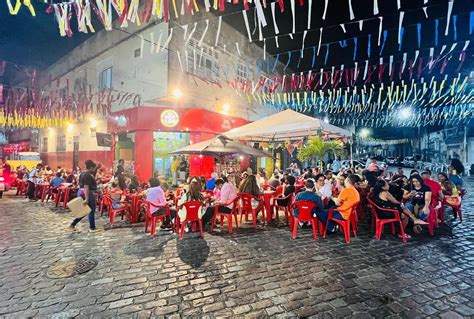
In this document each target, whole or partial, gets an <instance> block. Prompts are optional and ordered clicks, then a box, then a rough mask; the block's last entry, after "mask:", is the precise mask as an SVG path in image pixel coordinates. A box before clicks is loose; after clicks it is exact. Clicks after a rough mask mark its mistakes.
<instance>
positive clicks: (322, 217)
mask: <svg viewBox="0 0 474 319" xmlns="http://www.w3.org/2000/svg"><path fill="white" fill-rule="evenodd" d="M328 215H329V209H321V210H318V211H317V213H316V216H317V217H318V219H319V221H320V222H322V223H323V224H326V221H327V219H328ZM332 217H333V218H335V219H339V220H345V219H344V218H343V217H342V215H341V213H339V212H338V211H337V210H333V211H332ZM335 226H336V223H335V222H333V221H332V220H330V221H329V222H328V230H329V231H333V230H334V227H335Z"/></svg>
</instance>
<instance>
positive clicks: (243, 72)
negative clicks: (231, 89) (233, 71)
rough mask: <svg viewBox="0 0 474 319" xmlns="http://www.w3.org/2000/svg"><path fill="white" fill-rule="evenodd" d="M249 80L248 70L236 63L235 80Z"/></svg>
mask: <svg viewBox="0 0 474 319" xmlns="http://www.w3.org/2000/svg"><path fill="white" fill-rule="evenodd" d="M248 78H249V70H248V68H247V66H246V65H245V64H243V63H237V80H239V81H241V82H245V81H246V80H247V79H248Z"/></svg>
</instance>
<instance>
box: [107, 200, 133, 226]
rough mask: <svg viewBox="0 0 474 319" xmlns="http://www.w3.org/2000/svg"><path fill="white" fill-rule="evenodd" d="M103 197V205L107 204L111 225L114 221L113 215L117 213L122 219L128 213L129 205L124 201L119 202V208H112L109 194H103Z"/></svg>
mask: <svg viewBox="0 0 474 319" xmlns="http://www.w3.org/2000/svg"><path fill="white" fill-rule="evenodd" d="M104 199H105V205H106V206H107V209H108V212H109V221H110V224H111V225H113V224H114V223H115V216H116V215H117V214H119V215H121V217H122V220H123V217H124V216H125V215H126V214H128V215H130V207H129V206H128V204H127V203H126V202H120V203H121V204H123V206H121V207H119V208H113V206H112V203H113V201H112V198H111V197H110V196H109V195H104Z"/></svg>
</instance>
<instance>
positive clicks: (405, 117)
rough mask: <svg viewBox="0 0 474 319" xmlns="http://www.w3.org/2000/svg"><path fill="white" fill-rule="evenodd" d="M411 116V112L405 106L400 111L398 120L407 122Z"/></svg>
mask: <svg viewBox="0 0 474 319" xmlns="http://www.w3.org/2000/svg"><path fill="white" fill-rule="evenodd" d="M412 115H413V111H412V109H411V107H409V106H407V107H404V108H401V109H400V119H402V120H408V119H409V118H410V117H412Z"/></svg>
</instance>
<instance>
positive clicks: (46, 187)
mask: <svg viewBox="0 0 474 319" xmlns="http://www.w3.org/2000/svg"><path fill="white" fill-rule="evenodd" d="M51 189H52V186H51V185H50V184H46V183H45V184H43V185H42V186H41V202H42V203H44V201H45V200H46V196H49V195H50V193H51Z"/></svg>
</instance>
